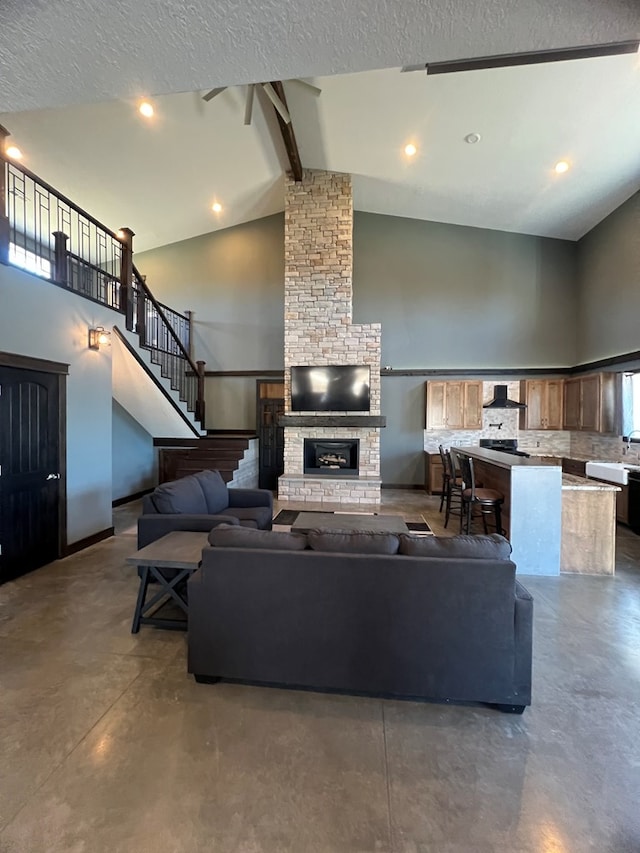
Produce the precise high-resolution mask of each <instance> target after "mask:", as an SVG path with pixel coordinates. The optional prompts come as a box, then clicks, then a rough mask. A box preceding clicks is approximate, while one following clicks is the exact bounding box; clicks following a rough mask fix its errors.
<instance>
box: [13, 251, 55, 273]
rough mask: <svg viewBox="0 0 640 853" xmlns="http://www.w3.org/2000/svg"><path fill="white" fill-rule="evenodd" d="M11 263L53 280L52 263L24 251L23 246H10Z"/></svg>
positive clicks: (33, 253)
mask: <svg viewBox="0 0 640 853" xmlns="http://www.w3.org/2000/svg"><path fill="white" fill-rule="evenodd" d="M9 263H10V264H12V265H13V266H15V267H21V268H22V269H23V270H26V271H27V272H32V273H35V274H36V275H41V276H42V277H43V278H51V261H48V260H47V259H46V258H41V257H40V255H36V254H35V252H29V251H28V250H27V249H23V248H22V246H16V244H15V243H10V244H9Z"/></svg>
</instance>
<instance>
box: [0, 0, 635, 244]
mask: <svg viewBox="0 0 640 853" xmlns="http://www.w3.org/2000/svg"><path fill="white" fill-rule="evenodd" d="M639 35H640V4H639V3H638V2H637V0H563V2H558V0H501V2H491V0H485V2H482V3H479V2H477V0H431V2H418V0H397V2H391V0H386V1H385V0H309V1H308V2H307V0H305V2H302V0H298V2H293V1H292V0H289V2H273V0H272V2H251V1H250V0H243V2H232V0H228V2H225V3H222V2H217V3H215V4H213V3H210V2H202V0H191V2H190V3H188V4H184V5H183V4H182V3H180V4H178V3H173V2H168V0H164V2H158V0H137V2H136V3H135V4H130V3H123V2H112V3H110V4H105V3H103V2H100V3H98V2H97V0H75V1H74V2H69V0H67V1H66V2H64V3H62V4H61V3H51V2H45V0H37V2H36V0H22V2H18V0H9V2H6V0H5V2H4V3H3V4H2V23H1V26H0V77H1V81H2V85H1V86H0V123H2V124H4V125H5V126H6V127H8V129H9V130H10V131H11V133H12V135H13V137H14V138H15V141H16V142H18V143H19V144H20V146H21V147H22V148H23V149H24V150H25V154H26V161H25V162H26V163H27V165H28V166H29V167H30V168H32V169H33V170H34V171H36V172H37V173H39V174H41V175H42V176H43V177H45V178H46V179H47V180H48V181H49V182H51V183H53V184H54V185H55V186H58V187H60V189H61V190H63V191H64V192H65V193H66V194H67V195H69V196H71V197H72V198H74V199H75V200H77V201H78V202H79V203H80V204H81V205H82V206H84V207H85V208H87V209H88V210H90V212H91V213H93V214H94V215H95V216H97V217H98V218H100V219H102V220H103V221H105V222H106V223H107V224H109V225H110V226H111V227H114V228H116V227H119V226H121V225H129V226H130V227H131V228H133V230H134V231H135V232H136V234H137V237H136V247H137V249H138V250H140V249H145V248H150V247H152V246H157V245H161V244H163V243H168V242H172V241H175V240H179V239H184V238H186V237H190V236H195V235H196V234H201V233H204V232H206V231H210V230H213V229H215V228H219V227H226V226H229V225H232V224H235V223H237V222H242V221H247V220H249V219H253V218H256V217H258V216H263V215H266V214H268V213H272V212H275V211H277V210H281V209H282V170H283V168H284V167H286V159H285V156H284V151H283V148H282V143H281V141H280V140H279V138H278V131H277V126H276V124H275V121H274V119H273V116H272V115H270V110H267V111H266V113H265V112H264V111H262V110H261V109H257V110H256V111H255V113H254V122H253V126H252V127H250V128H246V127H244V126H243V123H242V114H243V101H244V92H245V88H244V87H242V86H237V87H234V88H232V89H229V90H227V91H226V92H224V93H223V94H222V95H220V96H218V97H217V98H215V99H214V100H213V101H212V102H211V103H209V104H205V103H204V102H203V101H202V100H201V98H200V96H199V92H198V90H200V92H201V91H202V90H205V89H208V88H211V87H213V86H215V85H223V84H230V83H242V82H247V81H254V80H265V79H281V78H290V77H295V76H301V77H306V78H307V79H308V78H310V77H311V76H312V75H314V76H315V82H317V83H318V84H319V85H320V86H321V87H322V89H323V92H322V95H321V96H320V97H319V98H317V97H315V96H314V95H313V94H312V93H311V92H310V91H309V90H308V89H305V88H303V87H301V86H300V85H299V84H296V83H295V82H290V83H287V84H286V92H287V97H288V99H289V104H290V107H291V112H292V115H293V120H294V126H295V130H296V134H297V136H298V141H299V145H300V151H301V155H302V161H303V164H304V165H305V166H306V167H310V168H328V169H334V170H336V171H346V172H351V173H352V174H353V175H354V187H355V195H354V201H355V206H356V208H357V209H361V210H368V211H373V212H378V213H387V214H394V215H399V216H408V217H414V218H421V219H433V220H438V221H445V222H453V223H457V224H464V225H477V226H480V227H488V228H498V229H504V230H513V231H520V232H524V233H533V234H544V235H547V236H555V237H565V238H569V239H576V238H577V237H579V236H581V235H582V234H583V233H585V231H587V230H588V229H589V228H590V227H592V226H593V225H595V224H596V223H597V222H598V221H600V219H602V218H603V216H605V215H606V214H607V213H608V212H610V211H611V210H613V209H614V208H615V207H616V206H617V205H618V204H620V203H621V202H622V201H624V199H625V198H627V197H628V196H629V195H631V194H632V193H633V192H634V191H635V190H637V189H638V188H640V158H638V156H637V152H638V150H640V82H639V80H640V60H639V58H638V57H637V56H626V57H614V58H607V59H597V60H581V61H579V62H573V63H554V64H552V65H545V66H533V67H528V68H511V69H497V70H491V71H482V72H466V73H462V74H455V75H447V76H442V77H427V76H426V75H425V74H424V73H412V74H400V72H399V70H398V66H401V65H406V64H412V63H416V62H420V61H422V62H424V61H426V60H441V59H453V58H461V57H471V56H478V55H486V54H495V53H502V52H513V51H521V50H531V49H542V48H549V47H562V46H569V45H580V44H594V43H601V42H606V41H614V40H622V39H630V38H634V37H636V38H637V37H638V36H639ZM385 66H386V67H387V70H381V71H369V72H368V73H359V74H353V73H346V72H354V71H361V70H363V69H375V68H384V67H385ZM390 66H395V68H390ZM321 75H324V76H321ZM329 75H330V76H329ZM335 75H338V76H335ZM180 92H182V93H183V94H168V93H180ZM162 93H167V94H162ZM143 94H144V95H152V96H154V98H153V99H154V103H155V105H156V108H157V116H156V118H155V119H154V121H153V122H151V123H144V122H143V121H142V120H141V119H140V117H139V116H138V114H137V113H136V110H135V106H136V101H137V99H138V98H139V96H140V95H143ZM100 102H102V103H100ZM54 108H55V109H54ZM21 111H22V112H21ZM472 131H476V132H479V133H481V134H482V140H481V142H480V143H479V144H477V145H475V146H470V145H466V144H465V143H464V141H463V138H464V136H465V135H466V134H467V133H469V132H472ZM409 139H411V140H413V141H415V142H416V144H417V145H418V148H419V153H418V155H417V157H416V158H414V160H413V161H411V162H407V161H406V159H404V158H403V157H402V153H401V150H402V146H403V145H404V144H405V143H406V141H409ZM560 158H566V159H569V160H570V161H571V162H572V164H573V168H572V169H571V171H570V172H569V173H568V174H567V175H565V176H562V178H561V179H558V177H557V176H555V175H554V174H553V172H552V167H553V164H554V163H555V161H556V160H558V159H560ZM214 198H218V199H219V200H220V201H221V203H222V204H223V206H224V209H223V212H222V214H220V215H219V216H215V215H214V214H212V213H211V210H210V205H211V202H212V201H213V200H214Z"/></svg>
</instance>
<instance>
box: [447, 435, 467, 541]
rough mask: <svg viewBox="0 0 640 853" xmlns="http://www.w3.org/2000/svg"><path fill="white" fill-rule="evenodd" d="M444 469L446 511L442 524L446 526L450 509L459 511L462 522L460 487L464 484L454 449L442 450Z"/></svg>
mask: <svg viewBox="0 0 640 853" xmlns="http://www.w3.org/2000/svg"><path fill="white" fill-rule="evenodd" d="M444 470H445V471H446V472H447V494H446V512H445V516H444V526H445V527H446V526H447V525H448V524H449V517H450V516H451V511H452V510H457V511H458V512H459V513H460V522H461V523H462V489H463V485H464V484H463V482H462V478H461V477H460V476H459V465H458V462H457V455H456V454H455V451H453V450H445V451H444Z"/></svg>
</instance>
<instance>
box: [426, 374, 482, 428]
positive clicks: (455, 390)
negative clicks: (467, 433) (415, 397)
mask: <svg viewBox="0 0 640 853" xmlns="http://www.w3.org/2000/svg"><path fill="white" fill-rule="evenodd" d="M426 397H427V411H426V426H427V429H440V430H449V429H481V428H482V382H476V381H474V382H439V381H432V382H427V383H426Z"/></svg>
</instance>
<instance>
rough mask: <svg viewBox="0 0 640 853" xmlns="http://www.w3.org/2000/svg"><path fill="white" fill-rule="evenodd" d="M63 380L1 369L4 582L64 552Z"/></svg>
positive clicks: (0, 568) (0, 563)
mask: <svg viewBox="0 0 640 853" xmlns="http://www.w3.org/2000/svg"><path fill="white" fill-rule="evenodd" d="M59 440H60V394H59V377H58V376H57V375H55V374H51V373H40V372H37V371H32V370H22V369H19V368H12V367H0V465H1V466H2V467H1V468H0V546H1V547H2V551H1V553H0V583H3V582H4V581H6V580H9V579H10V578H14V577H16V576H18V575H21V574H24V573H25V572H28V571H31V570H32V569H37V568H38V567H39V566H43V565H45V563H49V562H51V561H52V560H55V559H56V558H57V557H58V556H59V548H60V512H59V510H60V467H59V466H60V447H59Z"/></svg>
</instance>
